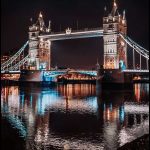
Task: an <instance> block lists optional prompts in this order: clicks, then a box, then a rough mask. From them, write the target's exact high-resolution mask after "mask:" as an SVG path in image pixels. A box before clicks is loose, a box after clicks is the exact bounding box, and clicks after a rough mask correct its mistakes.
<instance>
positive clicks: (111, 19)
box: [103, 0, 127, 69]
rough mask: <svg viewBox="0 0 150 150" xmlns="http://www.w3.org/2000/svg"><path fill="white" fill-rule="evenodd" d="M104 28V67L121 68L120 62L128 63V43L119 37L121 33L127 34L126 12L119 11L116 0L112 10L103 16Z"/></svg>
mask: <svg viewBox="0 0 150 150" xmlns="http://www.w3.org/2000/svg"><path fill="white" fill-rule="evenodd" d="M103 30H104V33H103V34H104V36H103V40H104V68H105V69H119V62H120V61H122V62H124V64H125V65H127V58H126V50H127V45H126V44H125V43H124V41H123V40H122V39H121V38H120V37H119V33H122V34H124V35H126V30H127V27H126V18H125V12H124V13H123V16H121V15H120V14H119V12H118V7H117V3H116V1H115V0H114V2H113V6H112V11H111V13H110V14H109V15H107V16H104V17H103Z"/></svg>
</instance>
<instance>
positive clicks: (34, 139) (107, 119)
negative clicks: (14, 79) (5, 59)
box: [1, 84, 149, 150]
mask: <svg viewBox="0 0 150 150" xmlns="http://www.w3.org/2000/svg"><path fill="white" fill-rule="evenodd" d="M1 121H2V124H1V131H2V132H1V134H2V135H1V136H2V142H3V149H7V148H8V145H9V144H11V142H12V143H13V145H12V146H14V148H13V147H12V149H21V150H23V149H26V150H32V149H37V150H41V149H44V150H47V149H79V150H103V149H104V150H105V149H106V150H109V149H110V150H113V149H117V148H118V147H120V146H122V145H124V144H125V143H127V142H130V141H132V140H134V139H136V138H137V137H140V136H142V135H144V134H146V133H149V84H134V85H133V88H132V89H130V90H122V91H121V90H119V91H115V90H106V91H102V92H101V93H100V92H99V94H97V92H96V86H95V85H94V84H66V85H57V86H53V87H38V86H36V85H33V86H26V87H21V86H2V88H1ZM7 143H8V145H7Z"/></svg>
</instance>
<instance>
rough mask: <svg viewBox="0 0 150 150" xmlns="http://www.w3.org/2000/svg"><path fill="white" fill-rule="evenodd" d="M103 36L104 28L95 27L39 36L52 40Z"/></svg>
mask: <svg viewBox="0 0 150 150" xmlns="http://www.w3.org/2000/svg"><path fill="white" fill-rule="evenodd" d="M102 36H103V29H101V28H95V29H85V30H77V31H71V30H66V32H59V33H51V34H48V35H46V34H44V35H40V36H38V38H41V39H49V40H50V41H56V40H66V39H79V38H91V37H102Z"/></svg>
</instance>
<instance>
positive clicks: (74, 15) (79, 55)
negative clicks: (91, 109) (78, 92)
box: [1, 0, 149, 68]
mask: <svg viewBox="0 0 150 150" xmlns="http://www.w3.org/2000/svg"><path fill="white" fill-rule="evenodd" d="M1 3H2V18H1V19H2V26H1V31H2V32H1V43H2V44H1V49H2V54H3V53H4V51H5V52H6V51H8V50H9V49H12V50H14V49H16V50H18V49H19V48H20V47H21V46H22V45H23V44H24V43H25V41H26V40H28V27H29V25H30V18H32V20H33V21H35V20H36V19H37V17H38V14H39V12H40V11H41V12H42V14H43V16H44V19H45V22H46V25H48V21H49V20H51V21H52V31H53V32H56V31H57V32H59V31H60V30H61V31H65V29H66V28H67V27H71V28H72V29H77V27H78V29H84V28H95V27H102V17H103V14H104V7H105V5H106V6H107V8H108V7H109V12H110V10H111V8H112V1H111V0H110V1H106V0H105V1H101V2H100V1H97V0H95V1H93V3H91V2H90V1H86V2H79V1H77V0H76V1H75V0H73V1H72V2H69V1H67V0H64V1H63V2H62V1H61V2H60V1H55V2H54V1H45V3H43V2H42V1H36V2H28V1H22V2H21V3H20V2H16V3H15V2H14V4H12V5H10V3H11V2H9V3H8V1H2V2H1ZM117 4H118V8H119V12H121V13H122V11H123V10H124V9H125V10H126V17H127V28H128V29H127V31H128V35H129V36H130V35H131V38H132V39H133V40H135V41H136V42H137V43H139V44H140V45H142V46H143V47H144V48H146V49H148V48H149V43H148V29H149V22H148V18H149V16H148V0H146V1H144V2H142V3H141V2H134V0H132V1H125V2H123V1H117ZM129 4H130V5H129ZM8 5H9V6H8ZM21 6H24V8H22V9H21ZM32 6H33V7H32ZM133 6H134V7H133ZM33 8H34V9H33ZM24 9H27V10H28V11H25V10H24ZM89 10H91V11H90V12H89ZM140 10H141V11H140ZM134 16H137V17H134ZM4 18H5V19H4ZM138 18H142V21H139V19H138ZM12 20H13V22H12ZM10 22H11V24H12V26H13V30H12V28H10ZM77 22H78V24H77ZM133 22H134V24H133ZM14 24H15V25H14ZM60 25H61V26H60ZM135 29H136V30H135ZM7 32H8V33H9V34H6V33H7ZM14 35H15V37H13V36H14ZM141 39H142V40H141ZM102 55H103V39H102V38H92V39H91V38H90V39H78V40H66V41H58V42H53V43H52V65H53V66H55V65H58V66H60V65H61V66H65V67H68V65H69V66H71V67H73V68H82V67H90V68H93V67H95V64H96V61H97V59H99V62H100V63H102V62H103V60H102V58H100V57H101V56H102ZM76 60H77V61H76ZM83 60H84V61H83Z"/></svg>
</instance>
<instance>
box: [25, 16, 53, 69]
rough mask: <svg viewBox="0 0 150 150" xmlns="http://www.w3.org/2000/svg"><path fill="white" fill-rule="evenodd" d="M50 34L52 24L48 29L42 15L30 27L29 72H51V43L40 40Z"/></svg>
mask: <svg viewBox="0 0 150 150" xmlns="http://www.w3.org/2000/svg"><path fill="white" fill-rule="evenodd" d="M50 32H51V29H50V22H49V26H48V28H46V26H45V23H44V19H43V15H42V14H41V13H40V14H39V17H38V20H37V22H36V23H35V24H32V26H30V27H29V61H28V68H29V70H50V66H51V65H50V48H51V41H49V40H43V39H40V38H39V36H40V35H42V34H49V33H50Z"/></svg>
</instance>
